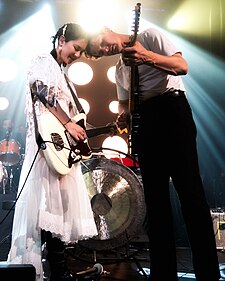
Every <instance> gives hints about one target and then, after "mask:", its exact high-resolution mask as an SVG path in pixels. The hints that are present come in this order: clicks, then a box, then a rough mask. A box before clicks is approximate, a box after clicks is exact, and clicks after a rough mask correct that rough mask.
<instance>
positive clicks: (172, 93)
mask: <svg viewBox="0 0 225 281" xmlns="http://www.w3.org/2000/svg"><path fill="white" fill-rule="evenodd" d="M162 96H173V97H184V96H185V92H184V91H181V90H174V91H169V92H165V93H163V94H162Z"/></svg>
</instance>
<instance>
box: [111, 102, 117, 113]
mask: <svg viewBox="0 0 225 281" xmlns="http://www.w3.org/2000/svg"><path fill="white" fill-rule="evenodd" d="M109 110H110V111H111V112H112V113H116V114H117V113H118V101H111V102H110V104H109Z"/></svg>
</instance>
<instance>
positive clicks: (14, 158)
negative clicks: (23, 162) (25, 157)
mask: <svg viewBox="0 0 225 281" xmlns="http://www.w3.org/2000/svg"><path fill="white" fill-rule="evenodd" d="M0 161H1V162H2V163H3V164H4V165H5V166H13V165H15V164H17V163H18V162H19V161H20V144H19V143H18V142H17V141H16V140H14V139H11V140H7V139H4V140H2V141H1V142H0Z"/></svg>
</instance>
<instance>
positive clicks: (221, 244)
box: [210, 209, 225, 250]
mask: <svg viewBox="0 0 225 281" xmlns="http://www.w3.org/2000/svg"><path fill="white" fill-rule="evenodd" d="M210 212H211V217H212V220H213V228H214V233H215V238H216V247H217V249H222V250H224V249H225V210H223V209H211V210H210Z"/></svg>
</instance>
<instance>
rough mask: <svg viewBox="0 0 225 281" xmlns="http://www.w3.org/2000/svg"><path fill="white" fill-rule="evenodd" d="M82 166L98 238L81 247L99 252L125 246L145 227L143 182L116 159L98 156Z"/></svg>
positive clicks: (85, 241) (86, 161)
mask: <svg viewBox="0 0 225 281" xmlns="http://www.w3.org/2000/svg"><path fill="white" fill-rule="evenodd" d="M81 163H82V173H83V176H84V179H85V182H86V186H87V189H88V194H89V197H90V202H91V206H92V210H93V213H94V217H95V222H96V225H97V229H98V235H97V236H96V237H93V238H91V239H88V240H82V241H80V244H81V245H83V246H84V247H87V248H90V249H97V250H106V249H113V248H117V247H120V246H122V245H125V244H126V243H127V242H129V241H130V239H132V238H134V237H135V235H137V233H140V230H141V228H142V227H143V224H144V220H145V214H146V207H145V200H144V192H143V186H142V183H141V181H140V180H139V178H138V176H137V175H136V174H135V173H134V172H133V171H132V170H131V169H130V168H128V167H127V166H124V165H123V164H121V163H119V162H117V161H114V160H110V159H106V158H104V157H99V158H98V157H96V158H91V159H88V160H85V161H83V162H81Z"/></svg>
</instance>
